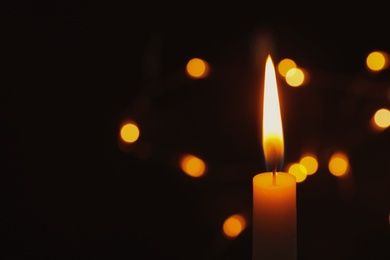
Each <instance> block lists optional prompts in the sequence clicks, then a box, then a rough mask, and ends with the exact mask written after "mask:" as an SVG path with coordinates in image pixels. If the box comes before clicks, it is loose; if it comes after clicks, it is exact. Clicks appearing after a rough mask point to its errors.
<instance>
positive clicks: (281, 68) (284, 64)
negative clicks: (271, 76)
mask: <svg viewBox="0 0 390 260" xmlns="http://www.w3.org/2000/svg"><path fill="white" fill-rule="evenodd" d="M296 67H297V65H296V63H295V62H294V61H293V60H292V59H288V58H286V59H283V60H281V61H280V62H279V64H278V72H279V74H280V75H282V76H283V77H286V74H287V72H288V71H289V70H290V69H293V68H296Z"/></svg>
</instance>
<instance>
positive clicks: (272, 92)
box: [262, 56, 284, 170]
mask: <svg viewBox="0 0 390 260" xmlns="http://www.w3.org/2000/svg"><path fill="white" fill-rule="evenodd" d="M265 66H266V67H265V78H264V103H263V139H262V140H263V150H264V156H265V161H266V163H267V166H268V167H271V170H276V168H277V166H278V165H279V164H281V163H282V161H283V153H284V143H283V128H282V117H281V113H280V107H279V96H278V89H277V86H276V75H275V68H274V64H273V62H272V59H271V56H268V57H267V61H266V65H265Z"/></svg>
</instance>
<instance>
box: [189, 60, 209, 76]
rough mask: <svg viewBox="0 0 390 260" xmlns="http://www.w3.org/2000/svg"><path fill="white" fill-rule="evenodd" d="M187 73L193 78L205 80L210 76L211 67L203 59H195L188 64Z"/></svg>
mask: <svg viewBox="0 0 390 260" xmlns="http://www.w3.org/2000/svg"><path fill="white" fill-rule="evenodd" d="M186 71H187V75H188V76H190V77H192V78H204V77H206V76H207V75H208V72H209V65H208V63H207V62H206V61H204V60H202V59H199V58H193V59H191V60H190V61H189V62H188V63H187V67H186Z"/></svg>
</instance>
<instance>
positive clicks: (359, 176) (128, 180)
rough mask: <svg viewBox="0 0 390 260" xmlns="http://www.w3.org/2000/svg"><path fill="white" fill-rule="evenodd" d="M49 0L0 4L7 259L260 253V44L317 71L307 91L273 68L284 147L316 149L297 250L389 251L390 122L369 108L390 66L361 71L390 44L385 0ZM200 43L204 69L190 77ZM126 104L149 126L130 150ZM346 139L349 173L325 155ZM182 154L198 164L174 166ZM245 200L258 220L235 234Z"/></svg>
mask: <svg viewBox="0 0 390 260" xmlns="http://www.w3.org/2000/svg"><path fill="white" fill-rule="evenodd" d="M53 2H54V1H51V2H49V1H48V2H39V1H25V2H23V1H2V4H1V8H0V10H1V15H0V24H1V30H0V63H1V71H0V73H1V74H0V78H1V81H0V84H1V85H0V114H1V127H0V129H1V135H0V137H1V142H0V147H1V150H2V156H1V159H0V163H1V164H0V166H1V168H0V169H1V172H0V201H1V202H0V203H1V204H0V208H1V212H0V213H1V214H0V234H1V236H0V243H1V244H0V246H1V247H0V257H1V259H7V260H8V259H9V260H11V259H250V258H251V230H250V223H251V207H252V205H251V203H252V201H251V200H252V198H251V196H252V190H251V189H252V184H251V180H252V177H253V176H254V175H255V174H256V173H258V172H262V171H265V165H264V161H263V155H262V150H261V147H260V143H259V141H258V139H259V134H258V128H257V127H258V120H259V119H258V114H257V109H258V101H259V98H258V97H259V91H260V86H261V85H260V77H261V72H259V69H261V66H262V65H261V62H262V61H261V59H262V58H264V55H265V54H264V53H265V52H267V51H269V52H272V54H273V58H274V61H275V63H276V62H278V61H279V60H281V59H283V58H292V59H293V60H294V61H296V62H297V63H298V65H299V66H301V67H303V68H305V69H307V70H308V71H309V73H310V83H309V84H308V85H306V86H305V87H302V88H297V89H293V88H290V87H288V86H287V85H286V84H285V83H284V82H283V81H282V80H281V79H280V80H279V86H280V90H279V91H280V93H281V103H282V104H281V107H282V116H283V125H284V132H285V142H286V143H285V147H286V151H285V162H293V161H296V160H298V159H299V156H300V155H301V153H302V152H304V151H307V150H311V151H314V152H316V154H317V155H318V158H319V169H318V172H317V173H316V174H315V175H312V176H309V177H308V178H307V179H306V180H305V181H304V182H302V183H298V184H297V219H298V223H297V225H298V233H297V240H298V259H299V260H305V259H310V260H311V259H356V258H358V257H363V258H364V259H389V256H390V255H389V254H390V252H389V251H390V243H389V242H390V241H389V213H390V196H389V190H390V185H389V184H390V177H389V176H390V175H389V174H390V163H389V158H390V157H389V156H390V152H389V145H390V140H389V138H390V136H389V131H388V130H385V131H383V132H379V133H375V132H372V131H371V130H370V129H369V127H368V122H369V120H370V118H371V116H372V115H373V113H374V112H375V111H376V110H377V109H379V108H381V107H389V89H390V74H389V71H388V70H384V71H382V72H380V73H375V74H373V73H370V72H368V71H367V70H366V68H365V58H366V56H367V54H368V53H369V52H371V51H374V50H382V51H387V52H390V36H389V34H388V18H387V13H386V10H387V7H386V6H381V5H378V4H375V3H374V2H370V3H365V4H364V5H362V6H358V5H353V6H348V5H347V6H344V7H343V9H341V8H340V6H339V4H331V3H327V4H326V5H325V4H320V3H316V4H315V5H314V4H305V5H298V3H290V4H289V5H286V4H281V3H280V4H279V3H278V4H275V5H271V4H268V3H261V2H257V3H251V2H249V1H241V2H231V3H227V2H223V3H215V2H207V1H205V2H202V1H200V2H182V3H180V2H179V3H169V2H157V3H155V2H144V3H142V4H137V3H132V2H131V1H79V2H76V1H75V2H70V1H64V2H61V3H60V2H55V3H53ZM259 48H260V49H261V51H259ZM192 57H201V58H203V59H205V60H206V61H208V62H209V63H210V66H211V74H210V76H209V77H208V78H205V79H200V80H191V79H189V78H187V77H186V75H185V70H184V68H185V64H186V62H187V61H188V60H189V59H190V58H192ZM259 64H260V65H259ZM126 119H133V120H135V121H136V122H137V123H138V124H139V127H140V130H141V137H140V140H139V141H138V142H137V143H136V145H135V146H133V147H127V148H128V149H124V148H123V147H122V146H120V142H118V132H119V129H120V125H121V123H122V122H123V121H124V120H126ZM337 149H342V150H344V151H346V152H347V153H348V155H349V158H350V164H351V176H350V178H349V179H347V180H345V179H337V178H336V177H334V176H332V175H330V173H329V172H328V170H327V166H326V163H327V160H328V159H329V156H330V155H331V153H332V152H333V151H335V150H337ZM186 152H189V153H194V154H196V155H198V156H200V157H201V158H203V159H204V160H205V161H206V163H207V165H208V171H207V175H206V176H205V177H204V178H201V179H191V178H190V177H188V176H185V175H184V174H183V173H182V172H181V170H180V169H179V167H178V163H177V161H178V158H179V156H180V155H181V154H182V153H186ZM234 213H242V214H244V215H245V216H246V217H247V220H248V227H247V229H246V230H245V231H244V232H243V233H242V234H241V235H240V236H239V237H238V238H236V239H234V240H227V239H225V238H224V237H223V236H222V234H221V227H222V223H223V221H224V219H225V218H226V217H228V216H230V215H231V214H234Z"/></svg>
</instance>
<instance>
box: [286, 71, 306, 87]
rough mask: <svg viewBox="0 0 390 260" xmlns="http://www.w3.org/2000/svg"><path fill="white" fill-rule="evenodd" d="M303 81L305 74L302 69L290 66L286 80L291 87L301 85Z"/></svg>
mask: <svg viewBox="0 0 390 260" xmlns="http://www.w3.org/2000/svg"><path fill="white" fill-rule="evenodd" d="M304 81H305V74H304V72H303V70H302V69H300V68H292V69H290V70H289V71H287V74H286V82H287V84H288V85H290V86H291V87H299V86H302V84H303V83H304Z"/></svg>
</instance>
